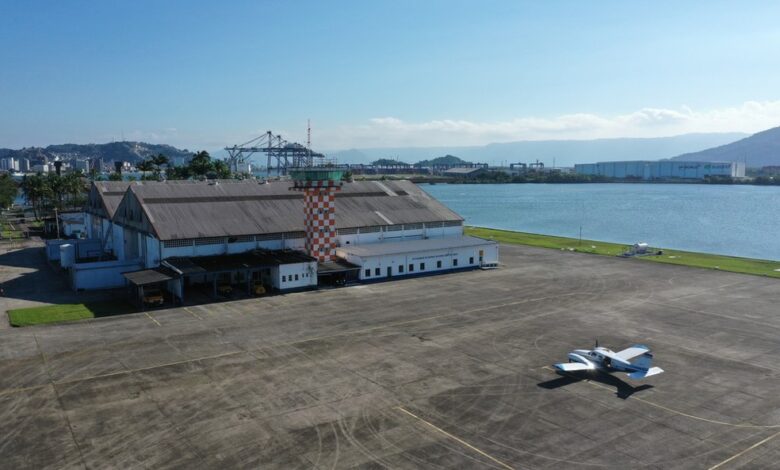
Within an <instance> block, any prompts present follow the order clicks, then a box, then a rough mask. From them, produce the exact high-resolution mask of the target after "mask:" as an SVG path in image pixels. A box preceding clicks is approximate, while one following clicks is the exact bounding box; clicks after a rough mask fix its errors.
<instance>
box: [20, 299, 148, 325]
mask: <svg viewBox="0 0 780 470" xmlns="http://www.w3.org/2000/svg"><path fill="white" fill-rule="evenodd" d="M134 311H135V309H134V308H133V307H132V306H131V305H130V304H128V303H126V302H122V301H107V302H90V303H86V304H62V305H47V306H45V307H30V308H17V309H14V310H9V311H8V320H9V322H10V323H11V326H30V325H42V324H45V323H59V322H65V321H73V320H83V319H85V318H98V317H108V316H112V315H120V314H122V313H130V312H134Z"/></svg>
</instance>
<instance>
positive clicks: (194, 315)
mask: <svg viewBox="0 0 780 470" xmlns="http://www.w3.org/2000/svg"><path fill="white" fill-rule="evenodd" d="M183 310H184V311H185V312H187V313H189V314H190V315H192V316H193V317H195V318H197V319H198V320H203V317H201V316H200V315H198V314H197V313H195V312H193V311H192V310H190V309H189V307H183Z"/></svg>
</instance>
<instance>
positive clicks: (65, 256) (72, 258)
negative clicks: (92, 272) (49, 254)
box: [60, 243, 76, 268]
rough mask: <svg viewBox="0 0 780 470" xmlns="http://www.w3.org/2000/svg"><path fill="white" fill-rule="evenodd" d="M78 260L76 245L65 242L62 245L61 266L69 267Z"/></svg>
mask: <svg viewBox="0 0 780 470" xmlns="http://www.w3.org/2000/svg"><path fill="white" fill-rule="evenodd" d="M75 262H76V245H72V244H70V243H65V244H64V245H60V266H62V267H63V268H69V267H71V266H73V264H74V263H75Z"/></svg>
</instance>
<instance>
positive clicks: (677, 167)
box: [574, 160, 745, 180]
mask: <svg viewBox="0 0 780 470" xmlns="http://www.w3.org/2000/svg"><path fill="white" fill-rule="evenodd" d="M574 172H575V173H577V174H578V175H590V176H604V177H607V178H633V179H642V180H673V179H684V180H703V179H705V178H708V177H727V178H744V177H745V163H744V162H686V161H678V160H661V161H623V162H599V163H581V164H576V165H574Z"/></svg>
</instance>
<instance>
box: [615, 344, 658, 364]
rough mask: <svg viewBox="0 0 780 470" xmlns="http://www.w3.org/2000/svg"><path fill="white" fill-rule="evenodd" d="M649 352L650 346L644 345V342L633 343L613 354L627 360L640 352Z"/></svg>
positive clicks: (640, 353)
mask: <svg viewBox="0 0 780 470" xmlns="http://www.w3.org/2000/svg"><path fill="white" fill-rule="evenodd" d="M646 352H650V348H648V347H647V346H645V345H644V344H635V345H633V346H631V347H630V348H626V349H624V350H622V351H620V352H616V353H615V356H617V357H618V358H620V359H622V360H624V361H628V360H630V359H633V358H635V357H637V356H641V355H642V354H644V353H646Z"/></svg>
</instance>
